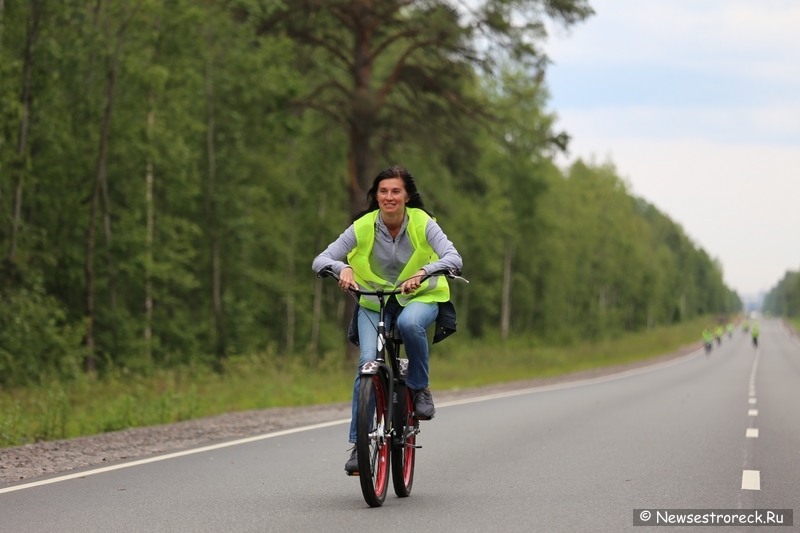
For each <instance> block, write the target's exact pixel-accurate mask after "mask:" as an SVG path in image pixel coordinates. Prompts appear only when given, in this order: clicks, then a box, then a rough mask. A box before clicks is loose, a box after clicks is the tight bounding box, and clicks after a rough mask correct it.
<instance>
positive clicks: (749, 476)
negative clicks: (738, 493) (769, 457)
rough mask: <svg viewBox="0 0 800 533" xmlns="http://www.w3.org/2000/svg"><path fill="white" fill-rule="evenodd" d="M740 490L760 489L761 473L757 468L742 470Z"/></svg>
mask: <svg viewBox="0 0 800 533" xmlns="http://www.w3.org/2000/svg"><path fill="white" fill-rule="evenodd" d="M742 490H761V474H760V473H759V471H758V470H742Z"/></svg>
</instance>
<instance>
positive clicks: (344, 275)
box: [339, 266, 358, 291]
mask: <svg viewBox="0 0 800 533" xmlns="http://www.w3.org/2000/svg"><path fill="white" fill-rule="evenodd" d="M339 286H340V287H341V288H342V290H343V291H348V290H350V289H355V290H358V284H357V283H356V280H355V278H354V277H353V269H352V268H351V267H349V266H347V267H344V268H343V269H342V271H341V272H339Z"/></svg>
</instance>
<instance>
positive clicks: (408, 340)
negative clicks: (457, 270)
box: [350, 298, 439, 443]
mask: <svg viewBox="0 0 800 533" xmlns="http://www.w3.org/2000/svg"><path fill="white" fill-rule="evenodd" d="M438 314H439V305H438V304H436V303H422V302H411V303H410V304H408V305H407V306H405V307H401V306H400V304H398V303H397V300H395V299H394V298H392V299H391V300H389V303H388V304H387V305H386V310H385V313H384V320H385V322H386V333H387V335H388V333H389V330H390V329H391V328H392V324H393V323H394V321H395V320H397V329H398V330H399V331H400V337H402V339H403V344H404V345H405V349H406V354H407V356H408V377H407V378H406V384H407V385H408V387H409V388H411V389H424V388H425V387H427V386H428V385H429V383H430V382H429V381H428V337H427V336H426V335H425V330H426V329H428V327H429V326H430V325H431V324H433V322H434V321H435V320H436V317H437V316H438ZM379 319H380V314H379V313H377V312H375V311H370V310H369V309H364V308H363V307H362V308H360V309H359V311H358V342H359V345H360V348H361V357H360V358H359V360H358V370H359V371H360V370H361V367H362V366H364V363H367V362H369V361H374V360H375V359H377V357H378V348H377V342H378V331H377V327H378V320H379ZM358 385H359V375H358V372H356V379H355V383H354V384H353V412H352V418H350V442H352V443H355V442H356V412H357V411H356V410H357V408H358Z"/></svg>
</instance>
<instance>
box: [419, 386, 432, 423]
mask: <svg viewBox="0 0 800 533" xmlns="http://www.w3.org/2000/svg"><path fill="white" fill-rule="evenodd" d="M414 412H415V413H416V415H417V418H418V419H419V420H430V419H431V418H433V415H435V414H436V407H434V406H433V397H432V396H431V389H429V388H428V387H425V388H424V389H422V390H418V391H415V394H414Z"/></svg>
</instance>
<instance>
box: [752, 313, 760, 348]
mask: <svg viewBox="0 0 800 533" xmlns="http://www.w3.org/2000/svg"><path fill="white" fill-rule="evenodd" d="M758 334H759V330H758V320H756V321H755V323H754V324H753V346H755V347H758Z"/></svg>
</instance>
